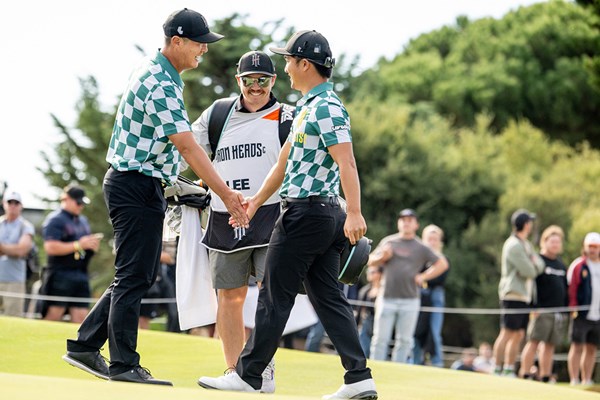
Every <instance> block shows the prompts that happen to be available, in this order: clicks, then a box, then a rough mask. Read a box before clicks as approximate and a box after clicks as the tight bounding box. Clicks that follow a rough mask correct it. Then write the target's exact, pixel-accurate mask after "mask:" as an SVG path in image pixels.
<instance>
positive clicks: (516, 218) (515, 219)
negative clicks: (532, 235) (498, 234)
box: [510, 208, 535, 231]
mask: <svg viewBox="0 0 600 400" xmlns="http://www.w3.org/2000/svg"><path fill="white" fill-rule="evenodd" d="M534 219H535V214H533V213H530V212H529V211H527V210H526V209H524V208H519V209H518V210H517V211H515V212H514V213H513V215H512V216H511V217H510V223H511V224H512V226H514V227H515V228H516V229H517V230H518V231H520V230H521V229H523V226H525V224H526V223H527V222H529V221H533V220H534Z"/></svg>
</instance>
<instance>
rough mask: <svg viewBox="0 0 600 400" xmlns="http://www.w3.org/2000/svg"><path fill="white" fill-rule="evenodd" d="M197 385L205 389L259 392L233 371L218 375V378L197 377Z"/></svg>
mask: <svg viewBox="0 0 600 400" xmlns="http://www.w3.org/2000/svg"><path fill="white" fill-rule="evenodd" d="M198 385H200V386H202V387H203V388H206V389H217V390H231V391H235V392H254V393H258V392H259V390H258V389H254V388H253V387H252V386H250V385H249V384H248V383H247V382H246V381H244V380H243V379H242V378H240V376H239V375H238V374H237V372H235V371H233V372H230V373H228V374H226V375H223V376H219V377H218V378H209V377H208V376H203V377H201V378H200V379H198Z"/></svg>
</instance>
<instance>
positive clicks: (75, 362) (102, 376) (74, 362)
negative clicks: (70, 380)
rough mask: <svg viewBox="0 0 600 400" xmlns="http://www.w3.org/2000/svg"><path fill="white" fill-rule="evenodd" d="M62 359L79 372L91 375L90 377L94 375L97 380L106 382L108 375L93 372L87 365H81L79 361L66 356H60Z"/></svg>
mask: <svg viewBox="0 0 600 400" xmlns="http://www.w3.org/2000/svg"><path fill="white" fill-rule="evenodd" d="M62 359H63V360H65V361H66V362H67V363H69V364H70V365H72V366H73V367H76V368H79V369H80V370H82V371H85V372H87V373H88V374H92V375H94V376H95V377H97V378H100V379H104V380H105V381H107V380H108V375H105V374H103V373H101V372H98V371H96V370H93V369H91V368H90V367H89V366H88V365H87V364H84V363H82V362H81V361H79V360H76V359H74V358H71V357H69V356H68V355H66V354H65V355H64V356H62Z"/></svg>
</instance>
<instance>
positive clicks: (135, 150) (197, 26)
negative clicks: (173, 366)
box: [63, 8, 248, 385]
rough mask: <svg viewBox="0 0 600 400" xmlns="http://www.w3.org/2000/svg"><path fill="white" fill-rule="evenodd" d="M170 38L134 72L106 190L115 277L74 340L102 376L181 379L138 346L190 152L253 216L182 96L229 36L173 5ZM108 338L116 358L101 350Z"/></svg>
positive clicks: (231, 204) (80, 359)
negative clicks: (200, 138)
mask: <svg viewBox="0 0 600 400" xmlns="http://www.w3.org/2000/svg"><path fill="white" fill-rule="evenodd" d="M163 29H164V34H165V43H164V48H163V49H162V50H159V51H158V52H157V53H156V55H155V56H154V57H153V58H150V59H147V60H145V61H144V62H143V63H142V64H141V65H140V66H139V67H138V68H137V69H136V70H134V72H133V73H132V74H131V77H130V81H129V85H128V87H127V89H126V90H125V92H124V94H123V97H122V99H121V103H120V104H119V109H118V111H117V117H116V121H115V125H114V128H113V133H112V137H111V140H110V148H109V150H108V154H107V156H106V161H107V162H108V163H109V164H110V167H109V169H108V172H107V173H106V175H105V177H104V182H103V189H104V199H105V201H106V205H107V207H108V211H109V215H110V219H111V222H112V225H113V230H114V233H115V249H116V259H115V278H114V280H113V282H112V284H111V285H110V286H109V287H108V289H107V290H106V291H105V292H104V294H103V295H102V297H101V298H100V300H99V301H98V303H96V306H95V307H94V308H93V309H92V311H91V312H90V314H89V315H88V317H87V318H86V319H85V320H84V321H83V323H82V325H81V327H80V328H79V331H78V334H77V340H68V341H67V354H66V355H65V356H64V357H63V359H64V360H65V361H66V362H68V363H69V364H71V365H73V366H75V367H78V368H81V369H83V370H84V371H86V372H89V373H91V374H93V375H96V376H98V377H99V378H103V379H110V380H113V381H125V382H137V383H152V384H159V385H172V383H171V382H169V381H164V380H159V379H155V378H153V377H152V375H151V374H150V373H149V371H148V370H147V369H145V368H143V367H141V366H140V356H139V354H138V353H137V351H136V347H137V329H138V321H139V316H140V304H141V300H142V297H144V295H145V294H146V291H147V290H148V288H150V286H152V284H153V282H154V280H155V279H156V274H157V271H158V268H159V260H160V253H161V248H162V229H163V220H164V214H165V210H166V207H167V203H166V200H165V197H164V192H163V186H164V185H165V184H166V185H172V184H173V183H175V181H176V179H177V175H178V173H179V163H180V161H181V157H182V156H183V158H185V160H186V161H187V163H188V164H189V165H190V166H191V168H192V169H193V170H194V172H195V173H196V174H197V175H198V176H199V177H201V178H202V179H203V180H204V181H205V182H206V183H207V184H208V185H209V186H210V188H211V190H212V191H214V192H215V193H217V194H218V196H219V197H220V198H221V199H222V200H223V201H224V203H225V206H226V207H227V210H228V211H229V212H230V213H231V214H232V217H233V219H235V220H236V221H238V222H239V223H240V224H241V225H242V226H246V225H247V224H248V217H247V216H246V213H245V211H244V209H243V207H242V201H243V197H242V195H241V194H240V193H237V192H234V191H232V190H230V189H229V188H228V187H227V185H226V184H225V182H224V181H223V180H222V179H221V178H220V177H219V176H218V174H217V173H216V171H215V170H214V168H213V167H212V164H211V162H210V160H209V159H208V156H207V155H206V153H205V152H204V151H203V150H202V149H201V148H200V147H199V146H198V144H196V141H195V140H194V137H193V135H192V132H191V130H192V127H191V125H190V122H189V120H188V116H187V112H186V110H185V106H184V104H183V81H182V80H181V77H180V73H182V72H183V71H185V70H188V69H193V68H196V67H197V66H198V62H199V60H200V58H201V57H202V55H203V54H204V53H206V52H207V51H208V43H213V42H216V41H218V40H220V39H221V38H222V37H223V36H221V35H219V34H217V33H213V32H210V30H209V28H208V24H207V23H206V19H204V17H203V16H202V15H201V14H199V13H197V12H195V11H192V10H188V9H187V8H186V9H183V10H180V11H176V12H174V13H173V14H171V15H170V16H169V17H168V18H167V21H166V22H165V24H164V25H163ZM107 340H108V342H109V351H110V367H108V366H107V365H106V362H105V361H104V359H103V358H102V356H101V355H100V353H99V349H100V348H101V347H102V346H104V343H105V342H106V341H107Z"/></svg>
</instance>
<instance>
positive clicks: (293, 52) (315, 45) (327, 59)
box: [269, 30, 335, 68]
mask: <svg viewBox="0 0 600 400" xmlns="http://www.w3.org/2000/svg"><path fill="white" fill-rule="evenodd" d="M269 50H271V51H272V52H273V53H275V54H281V55H284V56H296V57H301V58H306V59H307V60H309V61H312V62H314V63H315V64H319V65H322V66H324V67H326V68H333V66H334V65H335V58H333V56H332V54H331V49H330V48H329V42H328V41H327V39H325V36H323V35H321V34H320V33H319V32H317V31H309V30H306V31H300V32H296V33H295V34H294V36H292V37H291V38H290V40H288V42H287V44H286V45H285V47H269Z"/></svg>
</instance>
